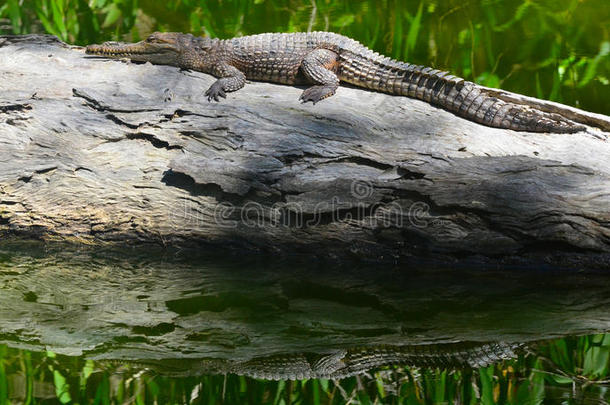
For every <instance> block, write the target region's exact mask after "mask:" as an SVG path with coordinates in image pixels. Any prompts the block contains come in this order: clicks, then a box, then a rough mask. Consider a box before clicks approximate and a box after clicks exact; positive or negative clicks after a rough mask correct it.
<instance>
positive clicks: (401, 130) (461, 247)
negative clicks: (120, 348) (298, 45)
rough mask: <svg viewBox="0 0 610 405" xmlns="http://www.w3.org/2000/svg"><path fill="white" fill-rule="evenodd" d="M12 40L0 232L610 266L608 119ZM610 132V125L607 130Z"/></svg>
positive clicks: (5, 70) (3, 54)
mask: <svg viewBox="0 0 610 405" xmlns="http://www.w3.org/2000/svg"><path fill="white" fill-rule="evenodd" d="M214 80H215V79H214V78H213V77H211V76H209V75H206V74H202V73H197V72H187V71H180V70H179V69H176V68H172V67H164V66H153V65H150V64H139V65H138V64H132V63H128V62H120V61H110V60H104V59H99V58H92V57H88V56H86V55H85V54H84V52H83V50H82V49H80V48H73V47H72V48H71V47H68V46H65V45H63V44H61V43H60V42H57V41H55V40H54V39H53V38H50V37H40V36H27V37H0V148H1V150H2V153H1V154H0V231H2V232H3V233H5V234H10V235H22V236H23V235H25V236H31V237H36V238H44V239H62V240H70V241H74V242H78V243H87V244H92V243H93V244H97V243H107V242H119V243H124V242H129V243H142V242H153V243H160V244H164V245H174V246H197V245H205V246H216V245H222V246H234V247H237V248H238V249H248V250H254V251H258V250H264V251H271V252H277V253H281V252H288V253H290V252H299V253H304V254H311V255H316V256H323V257H338V258H344V257H348V256H349V257H357V258H363V259H367V260H372V261H401V260H411V259H416V260H420V259H422V258H423V259H426V260H428V259H430V260H436V261H438V262H441V263H449V264H451V263H456V262H461V263H465V264H467V265H488V264H494V265H495V264H499V265H503V266H505V265H519V266H522V265H525V266H531V265H535V266H539V265H540V264H549V265H550V266H564V267H571V268H572V267H586V268H599V269H610V163H609V162H610V142H609V141H608V139H609V138H608V135H609V134H610V132H608V131H610V118H609V117H606V116H602V115H598V114H591V113H587V112H584V111H579V110H576V109H573V108H569V107H565V106H561V105H558V104H555V103H548V102H544V101H542V100H535V99H531V98H524V97H523V96H519V95H511V94H509V93H506V92H503V93H504V96H505V97H506V96H511V97H515V98H519V99H521V100H524V102H528V103H532V104H536V105H538V106H539V108H543V109H546V110H549V111H555V112H562V113H565V114H567V115H569V116H571V117H573V118H574V119H578V120H580V121H581V122H586V123H588V124H590V125H592V127H591V129H590V131H589V132H587V133H579V134H569V135H568V134H535V133H525V132H514V131H508V130H501V129H494V128H488V127H485V126H481V125H478V124H476V123H474V122H469V121H467V120H464V119H461V118H458V117H456V116H455V115H453V114H451V113H449V112H447V111H444V110H442V109H439V108H436V107H433V106H431V105H429V104H427V103H425V102H421V101H418V100H412V99H409V98H406V97H393V96H388V95H384V94H377V93H373V92H369V91H365V90H360V89H353V88H347V87H342V88H340V89H339V91H338V93H337V95H336V96H334V97H332V98H330V99H328V100H325V101H324V102H321V103H319V104H317V105H315V106H312V105H311V104H308V105H304V104H301V103H299V101H298V98H299V95H300V93H301V91H302V89H299V88H296V87H290V86H279V85H273V84H266V83H249V84H248V85H247V86H246V88H244V89H243V90H241V91H239V92H237V93H233V94H230V95H229V97H228V99H227V100H224V101H223V102H222V103H210V102H208V101H207V100H206V99H205V98H204V97H203V92H204V91H205V90H206V89H207V88H208V87H209V86H210V85H211V84H212V83H213V81H214ZM604 131H606V132H604Z"/></svg>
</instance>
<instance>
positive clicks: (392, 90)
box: [339, 38, 587, 133]
mask: <svg viewBox="0 0 610 405" xmlns="http://www.w3.org/2000/svg"><path fill="white" fill-rule="evenodd" d="M339 54H340V57H341V71H340V73H339V74H340V78H341V80H343V81H346V82H348V83H352V84H354V85H357V86H359V87H366V88H370V89H373V90H376V91H380V92H384V93H389V94H395V95H402V96H408V97H413V98H417V99H419V100H423V101H426V102H428V103H431V104H435V105H438V106H440V107H443V108H445V109H447V110H449V111H451V112H453V113H454V114H456V115H458V116H460V117H464V118H466V119H468V120H471V121H475V122H478V123H480V124H483V125H487V126H490V127H496V128H505V129H512V130H515V131H527V132H554V133H575V132H580V131H585V130H586V129H587V128H586V127H585V126H584V125H582V124H580V123H577V122H574V121H572V120H570V119H568V118H566V117H564V116H562V115H560V114H557V113H550V112H546V111H541V110H539V109H537V108H535V107H533V106H530V105H527V104H522V103H517V102H514V101H510V100H503V99H502V98H501V97H500V96H498V95H497V94H494V93H492V92H491V91H490V90H489V89H486V88H485V87H482V86H478V85H476V84H475V83H472V82H469V81H466V80H464V79H462V78H459V77H456V76H453V75H451V74H449V73H448V72H443V71H440V70H437V69H432V68H427V67H424V66H416V65H411V64H409V63H404V62H398V61H395V60H393V59H390V58H386V57H383V56H380V55H379V54H378V53H375V52H373V51H371V50H370V49H368V48H366V47H364V46H362V45H361V44H360V43H358V42H356V41H354V40H350V39H348V38H345V39H344V40H343V42H342V43H341V46H340V49H339Z"/></svg>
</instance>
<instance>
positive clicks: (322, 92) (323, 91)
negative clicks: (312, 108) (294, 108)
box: [299, 86, 337, 104]
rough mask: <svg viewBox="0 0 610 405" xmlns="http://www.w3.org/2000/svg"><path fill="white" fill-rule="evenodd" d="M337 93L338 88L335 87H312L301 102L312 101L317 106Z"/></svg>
mask: <svg viewBox="0 0 610 405" xmlns="http://www.w3.org/2000/svg"><path fill="white" fill-rule="evenodd" d="M335 91H337V87H335V86H311V87H310V88H308V89H306V90H305V91H304V92H303V94H301V97H300V98H299V100H301V101H303V102H304V103H307V102H309V101H311V102H312V103H314V104H316V103H317V102H318V101H321V100H324V99H325V98H328V97H330V96H332V95H333V94H335Z"/></svg>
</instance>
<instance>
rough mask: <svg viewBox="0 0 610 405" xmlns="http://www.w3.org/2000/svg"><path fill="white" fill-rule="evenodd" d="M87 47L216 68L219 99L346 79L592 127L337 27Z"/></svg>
mask: <svg viewBox="0 0 610 405" xmlns="http://www.w3.org/2000/svg"><path fill="white" fill-rule="evenodd" d="M86 53H88V54H91V55H97V56H103V57H107V58H120V59H123V58H127V59H130V60H132V61H134V62H150V63H152V64H159V65H170V66H175V67H179V68H182V69H187V70H194V71H200V72H203V73H207V74H211V75H214V76H216V77H217V78H218V80H217V81H216V82H215V83H214V84H212V86H211V87H210V88H209V89H208V90H207V91H206V93H205V95H206V96H207V98H208V100H210V101H211V100H215V101H219V98H226V95H227V93H228V92H234V91H237V90H239V89H241V88H242V87H244V85H245V84H246V80H254V81H267V82H273V83H281V84H287V85H310V87H308V88H307V89H305V91H303V93H302V95H301V97H300V100H301V101H303V102H305V103H306V102H312V103H314V104H315V103H317V102H319V101H321V100H324V99H326V98H328V97H330V96H332V95H334V94H335V92H336V91H337V89H338V87H339V84H340V82H345V83H348V84H351V85H354V86H357V87H361V88H366V89H370V90H374V91H377V92H383V93H388V94H392V95H397V96H407V97H412V98H416V99H419V100H423V101H425V102H428V103H430V104H433V105H435V106H438V107H441V108H444V109H446V110H448V111H450V112H452V113H454V114H456V115H457V116H460V117H462V118H466V119H468V120H471V121H474V122H477V123H479V124H483V125H486V126H490V127H496V128H504V129H511V130H515V131H526V132H552V133H575V132H580V131H586V130H587V128H586V127H585V126H583V125H582V124H579V123H578V122H574V121H572V120H570V119H568V118H567V117H564V116H563V115H561V114H558V113H556V112H552V111H543V110H541V109H538V108H535V107H534V106H531V105H527V104H524V103H519V102H515V101H514V100H509V99H506V98H504V99H503V97H502V95H501V94H500V93H499V92H494V91H493V89H489V88H486V87H483V86H479V85H477V84H475V83H473V82H470V81H467V80H464V79H463V78H460V77H457V76H454V75H452V74H450V73H449V72H445V71H442V70H438V69H433V68H430V67H424V66H421V65H414V64H410V63H406V62H400V61H397V60H394V59H391V58H388V57H384V56H383V55H380V54H379V53H376V52H373V51H372V50H371V49H369V48H367V47H365V46H364V45H362V44H360V43H359V42H358V41H356V40H354V39H351V38H349V37H346V36H343V35H340V34H336V33H331V32H310V33H267V34H258V35H250V36H244V37H237V38H232V39H224V40H223V39H218V38H210V37H196V36H193V35H192V34H182V33H176V32H166V33H159V32H156V33H153V34H151V35H150V36H149V37H148V38H146V39H145V40H143V41H140V42H137V43H118V42H106V43H104V44H101V45H89V46H87V48H86Z"/></svg>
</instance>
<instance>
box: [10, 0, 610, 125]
mask: <svg viewBox="0 0 610 405" xmlns="http://www.w3.org/2000/svg"><path fill="white" fill-rule="evenodd" d="M154 30H172V31H182V32H192V33H193V34H195V35H211V36H215V37H222V38H228V37H233V36H236V35H246V34H252V33H260V32H268V31H274V32H287V31H306V30H330V31H335V32H339V33H343V34H346V35H349V36H351V37H353V38H356V39H358V40H360V41H361V42H363V43H364V44H366V45H367V46H369V47H371V48H374V49H375V50H377V51H379V52H381V53H384V54H386V55H388V56H392V57H394V58H397V59H401V60H405V61H409V62H413V63H417V64H423V65H430V66H433V67H437V68H441V69H446V70H450V71H451V72H452V73H454V74H457V75H460V76H462V77H465V78H466V79H469V80H473V81H476V82H478V83H480V84H483V85H486V86H491V87H502V88H505V89H507V90H511V91H515V92H519V93H524V94H528V95H532V96H536V97H539V98H545V99H550V100H554V101H560V102H564V103H567V104H571V105H575V106H578V107H582V108H585V109H588V110H592V111H598V112H602V113H605V114H610V3H608V2H607V1H606V0H588V1H580V0H561V1H550V0H544V1H531V0H504V1H481V2H472V3H464V2H461V1H457V0H448V1H438V0H421V1H407V0H356V1H347V0H343V1H337V0H334V1H331V0H274V1H270V0H265V1H262V0H169V1H166V2H157V1H153V0H89V1H85V0H31V1H26V2H21V1H20V0H6V2H5V4H3V5H2V6H0V32H2V31H4V32H7V33H8V32H12V33H17V34H24V33H30V32H47V33H50V34H53V35H57V36H58V37H59V38H61V39H62V40H64V41H67V42H70V43H76V44H88V43H97V42H101V41H104V40H138V39H141V37H143V36H144V35H147V34H148V33H150V32H152V31H154Z"/></svg>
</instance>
